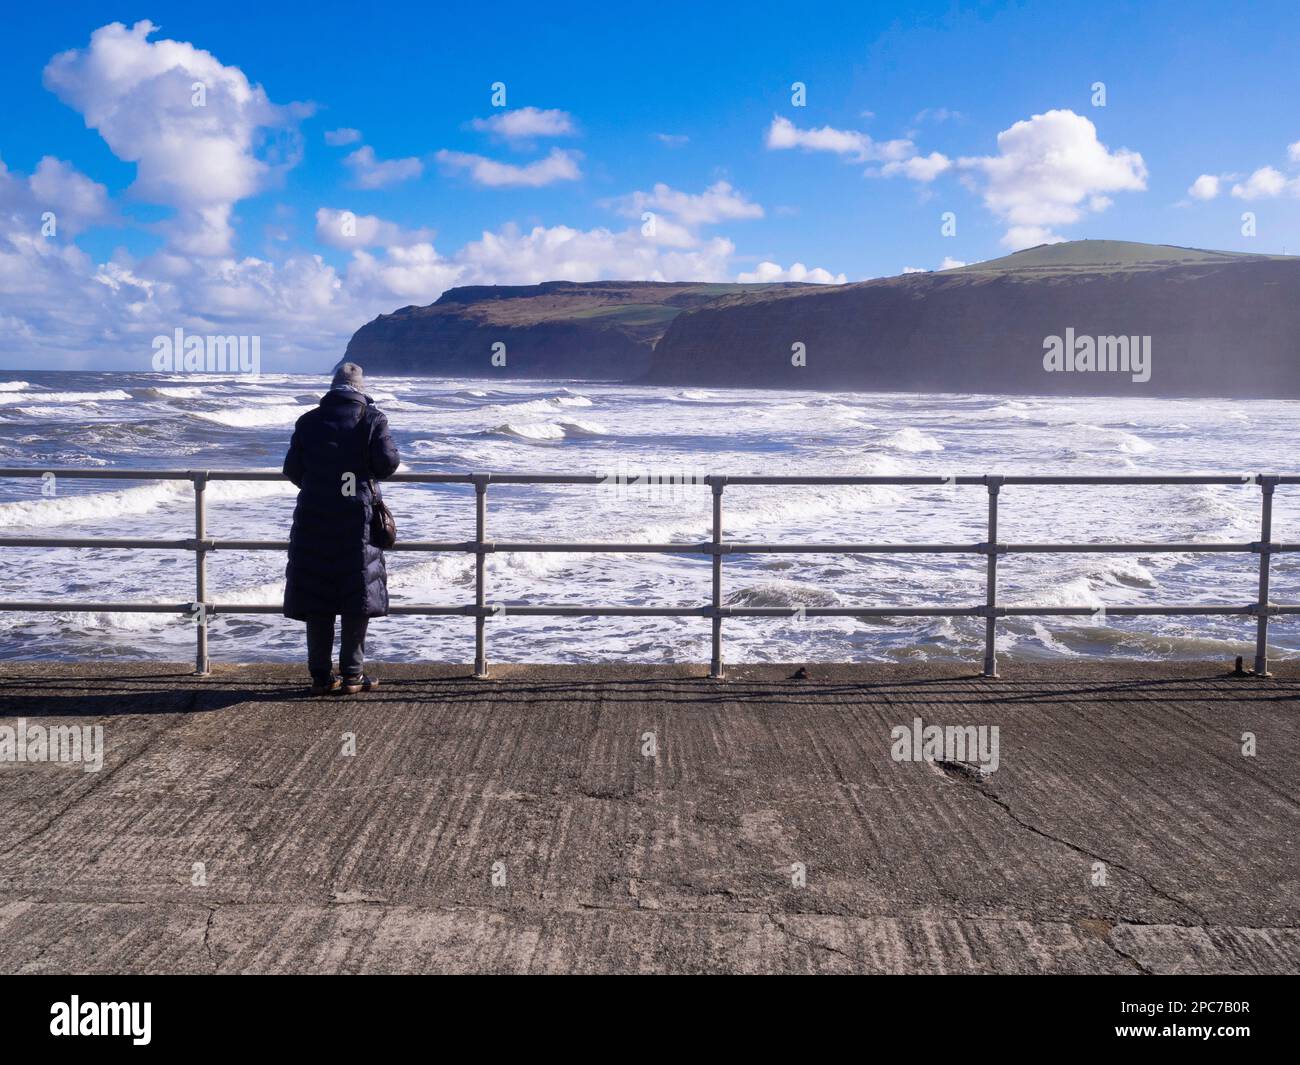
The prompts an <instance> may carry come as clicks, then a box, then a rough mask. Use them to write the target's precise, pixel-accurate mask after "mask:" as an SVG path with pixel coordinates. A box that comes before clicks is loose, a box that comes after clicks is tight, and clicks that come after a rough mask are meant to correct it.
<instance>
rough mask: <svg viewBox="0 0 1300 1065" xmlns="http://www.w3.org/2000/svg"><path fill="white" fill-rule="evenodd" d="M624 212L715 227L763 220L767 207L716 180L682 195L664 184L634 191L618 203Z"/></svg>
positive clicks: (724, 182)
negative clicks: (649, 213) (647, 213)
mask: <svg viewBox="0 0 1300 1065" xmlns="http://www.w3.org/2000/svg"><path fill="white" fill-rule="evenodd" d="M614 205H615V207H616V208H617V209H618V210H619V211H620V213H622V214H625V215H628V216H630V217H639V216H640V215H641V214H642V213H643V212H645V211H653V212H655V213H657V214H665V215H668V216H669V217H671V218H674V219H676V220H677V221H678V222H680V223H681V224H682V225H683V226H686V227H688V228H692V229H693V228H695V227H696V226H706V225H712V224H714V223H715V222H723V221H730V220H736V219H744V218H762V217H763V208H762V207H761V206H760V205H759V204H757V203H754V202H753V201H752V200H750V199H747V198H746V196H745V194H744V193H743V192H740V191H738V190H737V189H735V188H733V187H732V186H731V185H730V184H729V183H728V182H726V181H716V182H714V183H713V184H712V185H710V186H709V187H708V188H706V189H705V190H704V191H703V192H699V193H691V192H681V191H679V190H678V189H674V188H672V187H670V186H668V185H665V184H664V183H663V182H660V183H658V184H656V185H655V186H654V188H653V189H652V190H651V191H650V192H633V193H631V194H630V195H628V196H624V197H623V198H622V199H620V200H617V201H614Z"/></svg>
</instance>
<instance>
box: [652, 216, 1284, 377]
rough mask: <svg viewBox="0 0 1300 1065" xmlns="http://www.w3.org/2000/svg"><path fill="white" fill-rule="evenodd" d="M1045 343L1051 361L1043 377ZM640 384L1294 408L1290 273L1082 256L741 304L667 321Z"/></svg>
mask: <svg viewBox="0 0 1300 1065" xmlns="http://www.w3.org/2000/svg"><path fill="white" fill-rule="evenodd" d="M1087 245H1095V247H1091V248H1089V247H1087ZM1053 337H1055V338H1058V340H1059V350H1060V351H1061V358H1060V360H1059V361H1058V362H1057V364H1056V366H1055V367H1054V368H1053V369H1050V370H1049V369H1047V368H1046V367H1045V366H1044V357H1045V355H1046V354H1047V353H1048V350H1049V346H1051V345H1052V343H1053V342H1052V341H1051V340H1050V339H1049V338H1053ZM1112 338H1115V339H1112ZM1120 338H1122V340H1121V339H1120ZM795 345H802V352H803V356H802V362H803V363H804V364H803V365H796V363H798V362H800V361H801V360H800V358H799V357H798V352H799V349H798V348H796V347H795ZM1089 353H1091V354H1089ZM1102 355H1107V356H1110V357H1108V358H1102V357H1101V356H1102ZM1099 365H1100V366H1104V367H1107V368H1097V367H1099ZM1112 365H1113V366H1116V368H1115V369H1110V368H1109V367H1110V366H1112ZM1090 367H1094V368H1090ZM646 380H647V381H648V382H652V383H658V384H682V385H685V384H690V385H711V386H715V387H728V386H729V387H765V388H790V389H860V390H881V391H892V390H901V391H927V392H931V391H938V392H997V393H1022V394H1056V395H1128V396H1131V395H1148V396H1154V395H1165V396H1216V397H1217V396H1223V397H1227V396H1234V397H1267V396H1289V397H1296V396H1300V260H1297V259H1293V258H1282V257H1268V256H1236V255H1229V254H1225V253H1215V252H1195V251H1188V250H1186V249H1172V248H1161V247H1158V246H1157V247H1154V248H1153V247H1152V246H1148V245H1125V244H1122V243H1121V242H1111V241H1079V242H1075V243H1074V244H1072V245H1052V246H1047V247H1043V248H1037V249H1031V250H1030V251H1027V252H1022V253H1019V254H1018V255H1012V256H1008V257H1007V258H1006V259H1001V260H995V261H993V262H989V263H982V264H977V265H975V266H971V267H965V268H961V269H957V270H948V271H943V272H940V273H923V274H905V275H903V276H901V277H893V278H883V279H880V280H876V281H867V282H862V283H859V284H853V285H841V286H835V287H833V288H832V287H821V286H819V287H812V288H807V289H803V290H800V291H798V292H793V293H783V294H768V295H762V296H735V297H730V298H727V299H724V300H720V301H716V302H714V303H712V304H710V305H708V306H705V307H703V308H700V309H698V310H695V311H693V312H691V313H690V314H687V315H683V316H681V317H680V318H678V319H677V320H675V321H674V322H673V323H672V325H670V326H669V328H668V331H667V332H666V333H665V335H664V337H663V339H662V340H661V341H660V342H659V344H658V345H657V347H656V349H655V354H654V359H653V360H652V364H651V367H650V370H649V371H648V373H647V376H646Z"/></svg>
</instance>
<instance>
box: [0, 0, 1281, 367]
mask: <svg viewBox="0 0 1300 1065" xmlns="http://www.w3.org/2000/svg"><path fill="white" fill-rule="evenodd" d="M1225 11H1226V9H1225V8H1224V6H1223V5H1222V4H1208V3H1206V4H1201V3H1191V4H1188V3H1179V4H1165V3H1144V4H1122V3H1108V2H1105V0H1098V2H1093V3H1086V4H1055V3H1026V4H1005V3H997V4H978V5H950V4H937V3H935V4H927V3H915V4H910V5H872V4H862V3H858V4H821V5H792V4H788V3H786V4H770V5H769V4H751V5H747V6H745V7H743V8H741V9H726V8H720V7H718V6H717V5H707V4H699V3H692V4H674V3H660V4H655V5H645V6H644V7H642V8H634V7H631V6H628V5H612V4H590V5H588V4H568V5H559V6H554V7H551V8H538V7H537V6H536V5H525V4H514V3H509V2H495V3H492V4H489V5H454V6H450V7H448V8H445V9H441V8H440V7H439V6H434V5H427V4H370V5H356V4H331V3H314V4H311V5H302V6H300V7H299V6H297V5H292V4H267V3H260V4H244V3H222V4H213V5H195V4H172V3H149V4H130V5H105V4H82V3H76V2H72V3H62V4H57V5H54V4H50V5H34V6H31V7H29V8H28V9H26V10H23V11H15V12H13V13H11V14H10V15H9V17H8V23H7V26H6V32H5V34H4V43H3V45H2V46H0V47H2V49H3V52H2V53H0V54H2V55H3V58H4V62H2V63H0V92H2V97H0V98H3V100H4V101H5V112H4V116H3V118H2V119H0V123H2V124H0V160H3V164H4V167H5V170H4V172H3V173H2V174H0V220H3V223H4V227H3V232H0V365H4V366H7V367H17V368H23V367H36V366H77V365H86V366H105V367H107V366H113V367H137V368H147V366H146V363H147V356H148V354H149V352H150V350H151V349H150V340H151V338H152V337H153V336H155V335H157V334H158V333H160V332H167V333H170V332H171V331H172V330H174V329H175V328H178V327H179V328H183V329H186V330H188V331H192V332H221V333H246V334H256V335H260V336H262V337H263V352H264V355H263V366H264V368H266V369H280V368H283V369H304V368H314V367H316V366H319V365H321V364H322V363H327V362H328V361H330V360H331V359H332V358H333V357H335V356H336V355H337V354H338V353H339V352H341V350H342V347H343V345H344V344H345V343H346V340H347V337H348V336H349V335H350V333H351V332H352V331H353V330H354V329H355V328H356V327H358V326H359V325H361V324H362V323H363V322H365V321H367V320H369V319H370V318H372V317H373V316H374V315H375V314H377V313H380V312H383V311H388V310H392V309H394V308H396V307H399V306H404V305H406V304H409V303H429V302H432V301H433V300H434V299H435V298H436V297H437V296H438V295H439V293H440V292H441V291H443V290H444V289H445V288H447V287H450V286H452V285H455V284H466V283H475V284H481V283H530V282H534V281H539V280H546V279H554V278H563V277H567V278H571V279H574V280H588V279H591V278H593V277H647V278H658V279H666V280H688V279H696V278H708V279H717V280H724V279H725V280H735V279H759V278H762V279H766V278H772V279H790V278H793V279H806V280H814V281H838V280H840V279H841V278H843V279H845V280H848V281H857V280H863V279H866V278H871V277H878V276H884V275H890V274H896V273H899V272H902V271H903V270H905V269H918V268H919V269H938V268H941V267H943V266H944V265H951V264H953V263H961V262H973V261H977V260H980V259H987V258H992V257H995V256H998V255H1002V254H1006V253H1007V252H1008V251H1011V250H1015V249H1016V248H1018V247H1023V246H1028V245H1031V244H1034V243H1039V242H1040V241H1042V240H1057V239H1076V238H1082V237H1097V238H1102V237H1104V238H1113V239H1125V240H1140V241H1151V242H1158V243H1173V244H1184V245H1192V246H1199V247H1211V248H1225V249H1236V250H1245V251H1261V252H1280V251H1282V250H1284V249H1285V250H1287V251H1292V252H1294V251H1297V250H1300V105H1298V104H1297V103H1296V101H1297V100H1300V84H1298V83H1300V64H1297V63H1296V61H1295V55H1294V47H1295V41H1296V39H1297V30H1300V9H1298V8H1297V5H1295V4H1294V3H1292V4H1283V3H1255V4H1251V5H1249V6H1245V7H1242V8H1238V9H1233V10H1232V11H1231V13H1230V14H1229V15H1228V16H1227V17H1226V19H1225ZM114 23H118V24H120V25H118V26H116V27H115V26H114V25H113V24H114ZM142 23H148V24H151V25H142ZM56 57H59V58H57V59H56ZM196 82H201V83H202V84H203V85H204V90H205V93H206V96H205V98H204V100H203V102H202V104H201V105H197V106H196V105H195V102H194V100H193V98H192V94H191V87H192V86H193V85H194V84H195V83H196ZM795 82H801V83H803V85H804V86H805V87H806V94H805V100H804V104H803V106H798V105H797V104H796V102H795V101H794V100H793V99H792V85H793V84H794V83H795ZM1098 82H1101V83H1103V84H1104V93H1105V106H1104V107H1103V106H1095V103H1094V96H1095V91H1094V89H1093V86H1094V84H1095V83H1098ZM494 83H503V84H504V86H505V106H494V103H500V99H499V97H498V99H497V100H495V101H494V99H493V84H494ZM340 130H343V131H353V132H351V133H346V132H345V133H338V132H335V131H340ZM529 130H531V131H532V132H531V133H530V132H528V131H529ZM511 131H514V133H513V134H512V132H511ZM327 133H331V134H332V136H331V138H330V139H332V140H334V141H344V142H346V143H334V144H331V143H327V138H326V134H327ZM1293 146H1294V147H1293ZM47 212H52V214H53V216H54V219H55V222H56V231H55V232H54V233H46V232H43V231H42V219H44V218H45V217H46V214H47ZM945 212H952V214H953V215H954V216H955V223H956V225H955V228H956V233H955V235H952V236H945V235H944V232H943V228H942V222H943V217H944V214H945ZM1243 212H1250V213H1251V214H1253V216H1254V225H1255V235H1254V236H1247V235H1244V234H1243V232H1242V229H1243V222H1242V215H1243ZM647 215H651V216H653V218H652V222H653V227H652V228H651V229H649V230H648V231H647V228H646V227H647V225H648V224H649V223H648V222H647V220H646V216H647ZM349 218H350V219H352V222H351V223H350V224H349V222H348V220H349Z"/></svg>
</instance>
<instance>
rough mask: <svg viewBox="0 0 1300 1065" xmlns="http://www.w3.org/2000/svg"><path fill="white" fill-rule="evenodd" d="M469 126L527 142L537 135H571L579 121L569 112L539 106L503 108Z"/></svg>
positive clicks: (573, 133) (497, 135)
mask: <svg viewBox="0 0 1300 1065" xmlns="http://www.w3.org/2000/svg"><path fill="white" fill-rule="evenodd" d="M470 125H471V126H472V127H473V128H474V129H477V130H480V131H482V132H484V133H491V134H492V135H493V136H496V137H502V138H504V139H505V140H508V141H527V140H531V139H533V138H534V137H572V136H573V135H575V134H576V133H577V132H578V127H577V124H576V123H575V122H574V121H573V116H572V115H571V114H569V112H567V111H556V110H550V111H542V110H539V109H538V108H536V107H520V108H516V109H515V110H514V111H501V112H499V113H497V114H495V115H493V116H492V117H491V118H476V119H474V121H473V122H471V123H470Z"/></svg>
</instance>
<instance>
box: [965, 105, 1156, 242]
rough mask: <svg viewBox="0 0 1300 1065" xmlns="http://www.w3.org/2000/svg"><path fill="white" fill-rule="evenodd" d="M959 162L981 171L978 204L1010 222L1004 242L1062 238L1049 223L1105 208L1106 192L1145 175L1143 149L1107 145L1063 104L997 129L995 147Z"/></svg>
mask: <svg viewBox="0 0 1300 1065" xmlns="http://www.w3.org/2000/svg"><path fill="white" fill-rule="evenodd" d="M958 165H959V166H961V167H962V168H963V169H965V170H966V171H968V172H969V173H970V174H971V175H973V176H979V177H982V178H983V189H982V192H983V197H984V204H985V206H986V207H988V208H989V210H991V211H992V212H993V213H994V214H995V215H997V216H998V217H999V218H1001V219H1002V220H1003V221H1004V222H1006V223H1007V224H1008V225H1009V229H1008V230H1007V233H1006V234H1005V236H1004V237H1003V239H1002V243H1003V244H1004V245H1006V246H1007V247H1010V248H1024V247H1029V246H1030V244H1039V243H1051V242H1053V241H1055V240H1060V239H1063V238H1060V237H1058V236H1057V234H1055V233H1054V232H1053V231H1052V229H1051V227H1053V226H1058V225H1069V224H1071V223H1073V222H1077V221H1079V220H1080V219H1081V218H1082V217H1083V216H1084V214H1085V213H1086V212H1087V211H1090V210H1091V211H1098V210H1104V209H1105V208H1106V206H1108V205H1109V203H1110V201H1109V199H1107V198H1106V197H1105V196H1104V195H1103V194H1104V193H1108V192H1124V191H1139V190H1142V189H1145V188H1146V179H1147V168H1146V164H1145V163H1144V162H1143V161H1142V156H1141V155H1139V154H1138V153H1137V152H1133V151H1129V150H1128V149H1127V148H1120V149H1117V150H1115V151H1111V150H1109V149H1108V148H1107V147H1106V146H1105V145H1104V144H1102V143H1101V141H1099V140H1098V139H1097V127H1096V126H1094V125H1093V124H1092V122H1090V121H1089V120H1088V119H1086V118H1084V117H1083V116H1082V115H1077V114H1075V113H1074V112H1073V111H1065V110H1058V111H1047V112H1045V113H1044V114H1041V115H1034V116H1033V117H1031V118H1029V119H1025V120H1023V121H1020V122H1017V123H1015V124H1014V125H1012V126H1011V127H1010V128H1009V129H1005V130H1003V131H1002V132H1001V133H999V134H998V154H997V155H993V156H982V157H978V158H963V159H960V160H958ZM1026 242H1029V243H1026Z"/></svg>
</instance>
